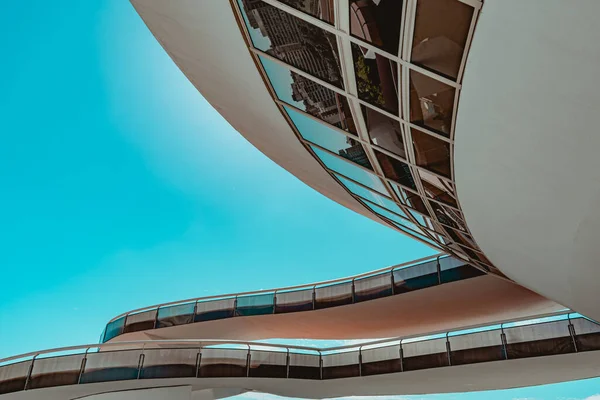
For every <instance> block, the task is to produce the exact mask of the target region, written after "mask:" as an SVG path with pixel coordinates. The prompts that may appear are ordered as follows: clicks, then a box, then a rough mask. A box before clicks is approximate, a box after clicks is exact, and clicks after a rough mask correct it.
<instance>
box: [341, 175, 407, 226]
mask: <svg viewBox="0 0 600 400" xmlns="http://www.w3.org/2000/svg"><path fill="white" fill-rule="evenodd" d="M338 179H339V180H340V181H342V184H343V185H344V186H346V187H347V188H348V189H349V190H350V191H351V192H352V193H354V194H355V195H357V196H360V197H361V198H363V199H365V200H368V201H370V202H371V203H374V204H376V205H379V206H381V207H384V208H387V209H388V210H391V211H393V212H395V213H396V214H399V215H401V216H403V217H405V218H408V217H406V213H405V212H404V211H403V210H402V209H401V208H400V207H399V206H398V205H397V204H396V203H394V202H393V201H392V200H390V199H388V198H387V197H383V196H381V195H379V194H377V193H375V192H373V191H371V190H368V189H366V188H364V187H362V186H360V185H358V184H356V183H354V182H352V181H350V180H348V179H346V178H344V177H342V176H338Z"/></svg>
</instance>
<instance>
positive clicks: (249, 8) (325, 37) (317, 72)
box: [238, 0, 344, 88]
mask: <svg viewBox="0 0 600 400" xmlns="http://www.w3.org/2000/svg"><path fill="white" fill-rule="evenodd" d="M242 3H243V4H242ZM238 4H239V5H240V9H241V10H242V14H243V16H244V21H245V23H246V27H247V28H248V32H249V34H250V38H251V39H252V44H253V45H254V47H256V48H257V49H259V50H262V51H264V52H265V53H268V54H270V55H271V56H273V57H275V58H277V59H279V60H281V61H283V62H285V63H287V64H290V65H292V66H294V67H296V68H298V69H300V70H302V71H304V72H307V73H309V74H311V75H313V76H316V77H318V78H320V79H322V80H324V81H325V82H328V83H330V84H332V85H335V86H337V87H339V88H343V87H344V85H343V83H342V78H341V76H342V74H341V71H340V61H339V56H338V52H337V40H336V38H335V35H334V34H332V33H329V32H326V31H324V30H323V29H321V28H318V27H316V26H315V25H312V24H309V23H308V22H306V21H303V20H301V19H300V18H297V17H294V16H293V15H291V14H288V13H286V12H285V11H281V10H280V9H278V8H275V7H273V6H271V5H269V4H267V3H263V2H261V1H251V0H247V1H243V0H238Z"/></svg>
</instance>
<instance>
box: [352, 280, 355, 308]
mask: <svg viewBox="0 0 600 400" xmlns="http://www.w3.org/2000/svg"><path fill="white" fill-rule="evenodd" d="M355 297H356V291H355V290H354V278H352V304H354V303H355V302H356V299H355Z"/></svg>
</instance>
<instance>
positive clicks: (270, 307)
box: [236, 293, 275, 316]
mask: <svg viewBox="0 0 600 400" xmlns="http://www.w3.org/2000/svg"><path fill="white" fill-rule="evenodd" d="M274 299H275V295H274V294H273V293H266V294H256V295H252V296H241V297H238V299H237V307H236V315H238V316H239V315H246V316H249V315H264V314H273V311H274V307H275V302H274Z"/></svg>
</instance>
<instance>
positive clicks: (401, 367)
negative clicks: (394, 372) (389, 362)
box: [398, 339, 404, 372]
mask: <svg viewBox="0 0 600 400" xmlns="http://www.w3.org/2000/svg"><path fill="white" fill-rule="evenodd" d="M398 357H399V358H400V372H404V360H403V358H404V354H403V352H402V339H400V348H399V349H398Z"/></svg>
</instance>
